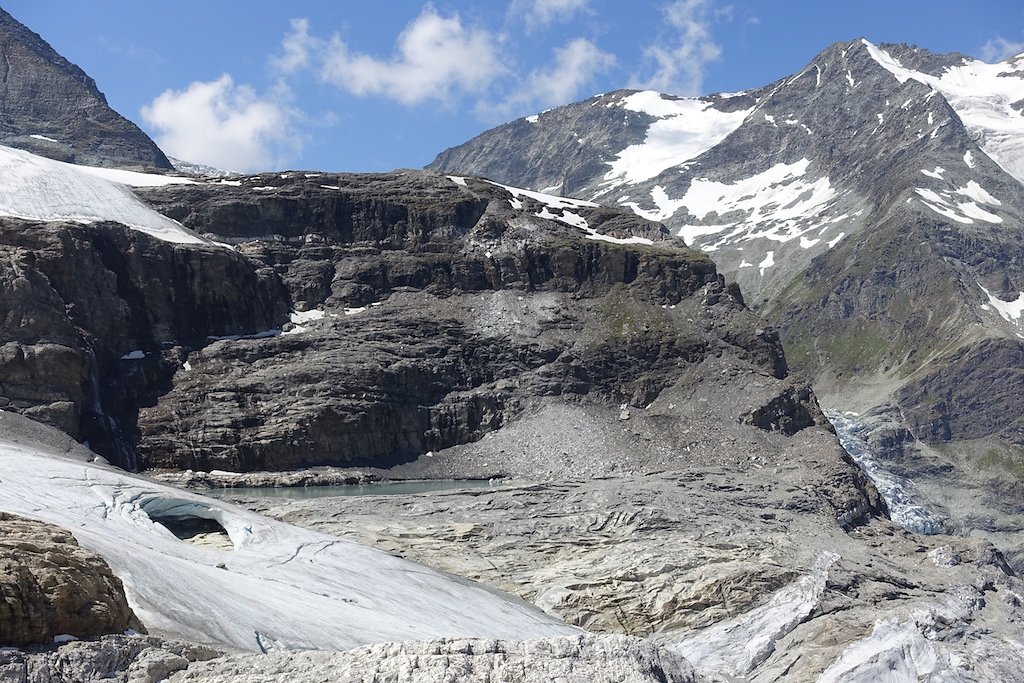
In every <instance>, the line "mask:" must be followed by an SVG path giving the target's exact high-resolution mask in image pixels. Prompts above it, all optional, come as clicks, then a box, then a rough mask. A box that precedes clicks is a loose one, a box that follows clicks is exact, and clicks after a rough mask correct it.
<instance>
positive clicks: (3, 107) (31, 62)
mask: <svg viewBox="0 0 1024 683" xmlns="http://www.w3.org/2000/svg"><path fill="white" fill-rule="evenodd" d="M0 57H2V59H0V144H4V145H8V146H10V147H18V148H20V149H26V150H28V151H30V152H32V153H34V154H39V155H41V156H45V157H50V158H52V159H58V160H60V161H71V162H74V163H78V164H86V165H89V166H114V167H119V168H137V169H149V170H152V169H164V170H172V169H173V167H172V166H171V162H170V161H168V160H167V157H166V156H164V153H163V152H161V151H160V148H158V147H157V146H156V144H155V143H154V142H153V141H152V140H150V139H149V137H148V136H147V135H146V134H145V133H143V132H142V131H141V130H140V129H139V127H138V126H136V125H135V124H134V123H132V122H131V121H129V120H128V119H126V118H124V117H123V116H121V115H120V114H118V113H117V112H116V111H114V110H113V109H111V108H110V106H109V105H108V104H107V100H106V98H105V97H104V96H103V93H101V92H100V91H99V89H98V88H97V87H96V82H95V81H93V79H92V78H90V77H89V76H88V75H86V73H85V72H84V71H82V70H81V69H80V68H78V67H77V66H75V65H74V64H72V63H71V62H69V61H68V60H66V59H65V58H64V57H61V56H60V55H59V54H57V52H56V51H54V49H53V48H52V47H50V46H49V45H48V44H47V43H46V41H44V40H43V39H42V38H40V37H39V36H38V35H37V34H35V33H33V32H32V31H31V30H29V29H28V28H27V27H26V26H25V25H23V24H22V23H20V22H19V21H18V20H17V19H15V18H14V17H12V16H11V15H10V14H8V13H7V12H5V11H3V10H2V9H0Z"/></svg>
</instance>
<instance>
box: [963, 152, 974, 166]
mask: <svg viewBox="0 0 1024 683" xmlns="http://www.w3.org/2000/svg"><path fill="white" fill-rule="evenodd" d="M964 163H965V164H967V168H974V156H973V155H972V154H971V150H967V151H966V152H964Z"/></svg>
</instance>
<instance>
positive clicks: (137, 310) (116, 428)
mask: <svg viewBox="0 0 1024 683" xmlns="http://www.w3.org/2000/svg"><path fill="white" fill-rule="evenodd" d="M0 244H2V246H0V251H2V252H3V254H4V258H3V265H2V266H0V270H2V274H0V282H2V283H3V289H2V292H3V293H2V295H0V311H2V316H0V321H2V322H0V335H2V339H3V345H2V346H0V376H2V377H3V380H2V384H3V390H2V398H0V403H2V407H3V409H4V410H10V411H16V412H19V413H22V414H24V415H27V416H30V417H33V418H35V419H37V420H40V421H42V422H44V423H48V424H52V425H54V426H57V427H59V428H61V429H63V430H64V431H66V432H67V433H68V434H70V435H72V436H73V437H75V438H77V439H79V440H85V441H88V442H89V443H90V444H91V445H92V446H93V448H95V449H96V450H97V452H100V453H103V454H104V455H106V456H107V457H109V458H110V459H111V460H112V461H114V462H118V463H119V464H121V465H123V466H125V467H128V468H133V467H135V465H136V463H135V459H134V448H133V445H132V440H133V436H132V435H133V433H134V424H135V412H136V411H137V406H139V405H141V404H144V403H148V402H151V401H152V400H154V396H155V395H157V394H159V392H160V387H161V386H164V385H167V384H168V382H169V381H170V379H171V378H172V377H173V375H174V373H175V372H176V371H177V370H178V369H180V367H181V362H182V361H183V360H184V358H185V356H186V355H187V350H186V349H191V348H193V347H195V346H199V345H202V344H206V343H207V338H208V337H210V336H212V335H230V334H239V333H244V332H249V331H252V330H253V329H254V328H262V329H267V328H270V327H273V326H274V325H275V324H280V322H281V321H283V320H285V319H286V317H287V311H288V308H287V303H286V298H287V296H286V294H285V291H284V288H283V287H282V286H281V284H280V282H279V280H277V279H276V278H275V277H273V275H272V274H266V275H262V274H261V273H260V271H259V270H258V269H257V268H255V267H254V266H253V264H252V263H251V262H250V261H249V260H248V259H246V258H245V257H244V256H241V255H240V254H237V253H235V252H233V251H231V250H227V249H224V248H220V247H202V246H197V247H190V248H185V247H181V246H177V245H174V244H172V243H168V242H163V241H160V240H158V239H155V238H152V237H150V236H148V235H145V234H142V233H140V232H138V231H135V230H131V229H129V228H127V227H124V226H123V225H118V224H112V223H99V224H94V225H87V226H83V225H78V224H73V223H62V222H54V223H37V222H33V221H22V220H13V219H0ZM141 349H146V350H152V351H154V353H153V355H151V356H150V357H149V360H148V361H145V360H144V361H143V362H139V361H137V360H134V358H135V355H139V356H140V357H142V358H144V356H142V352H141ZM136 352H138V354H136Z"/></svg>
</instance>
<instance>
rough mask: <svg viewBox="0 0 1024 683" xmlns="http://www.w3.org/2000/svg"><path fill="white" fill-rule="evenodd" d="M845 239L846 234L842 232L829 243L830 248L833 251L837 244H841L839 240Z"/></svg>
mask: <svg viewBox="0 0 1024 683" xmlns="http://www.w3.org/2000/svg"><path fill="white" fill-rule="evenodd" d="M844 237H846V233H845V232H841V233H839V234H838V235H836V236H835V239H832V240H830V241H829V242H828V248H829V249H831V248H833V247H834V246H836V245H837V244H839V240H841V239H843V238H844Z"/></svg>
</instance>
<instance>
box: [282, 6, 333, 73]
mask: <svg viewBox="0 0 1024 683" xmlns="http://www.w3.org/2000/svg"><path fill="white" fill-rule="evenodd" d="M291 25H292V28H291V30H290V31H289V32H288V33H286V34H285V36H284V38H283V39H282V40H281V54H280V55H279V56H277V57H274V58H273V59H271V64H272V65H273V66H274V68H275V69H277V70H278V71H279V72H281V73H283V74H290V73H294V72H295V71H298V70H299V69H302V68H305V67H307V66H309V62H310V57H309V55H310V53H311V52H313V51H314V50H315V49H316V48H317V47H318V46H319V45H321V44H322V42H323V41H321V40H320V39H318V38H314V37H313V36H311V35H310V34H309V19H303V18H299V19H292V21H291Z"/></svg>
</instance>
